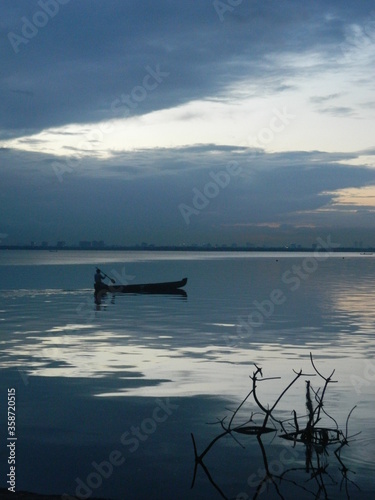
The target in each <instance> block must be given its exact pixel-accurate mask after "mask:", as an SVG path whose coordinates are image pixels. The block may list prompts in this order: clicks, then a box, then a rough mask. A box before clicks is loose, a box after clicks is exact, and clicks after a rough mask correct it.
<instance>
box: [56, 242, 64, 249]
mask: <svg viewBox="0 0 375 500" xmlns="http://www.w3.org/2000/svg"><path fill="white" fill-rule="evenodd" d="M56 246H57V248H64V246H65V241H58V242H57V243H56Z"/></svg>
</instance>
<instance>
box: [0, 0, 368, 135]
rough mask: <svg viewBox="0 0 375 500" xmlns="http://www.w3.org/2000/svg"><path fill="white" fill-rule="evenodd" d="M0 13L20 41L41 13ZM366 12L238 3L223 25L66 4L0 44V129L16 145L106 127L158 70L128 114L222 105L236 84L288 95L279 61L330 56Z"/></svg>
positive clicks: (151, 5)
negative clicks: (157, 78) (334, 14)
mask: <svg viewBox="0 0 375 500" xmlns="http://www.w3.org/2000/svg"><path fill="white" fill-rule="evenodd" d="M3 10H5V14H4V19H5V22H4V24H5V26H6V28H5V33H4V35H7V34H9V33H10V32H13V33H16V34H18V35H21V32H22V27H23V21H22V19H23V18H27V19H28V20H31V21H32V19H33V16H34V15H35V12H37V11H40V7H39V4H38V3H37V2H30V1H25V0H23V1H20V2H18V3H17V9H15V8H14V5H13V3H9V2H4V5H3ZM337 10H340V11H341V12H345V10H346V11H347V12H345V16H346V19H343V20H342V21H340V17H338V18H337V19H336V20H335V29H332V24H333V21H331V20H328V21H327V19H326V16H325V15H324V14H325V13H326V12H329V11H337ZM366 13H367V12H366V8H365V7H364V6H363V7H362V4H361V7H360V6H359V5H358V3H355V2H353V3H352V7H350V2H349V3H348V2H347V3H346V5H345V7H344V8H343V7H342V6H341V4H340V3H339V2H332V3H331V4H330V5H327V3H326V2H322V1H319V2H314V3H311V4H306V3H301V2H296V1H289V2H286V3H284V4H283V5H282V6H281V5H280V3H279V2H278V1H276V0H275V1H268V2H243V3H242V4H241V5H239V6H238V7H236V8H235V9H234V11H233V12H232V13H228V15H226V16H225V21H224V22H223V23H221V22H220V19H219V18H218V16H217V13H216V12H215V9H214V7H213V4H212V2H211V1H203V2H199V3H195V4H194V6H192V5H191V4H190V3H185V2H170V1H163V2H157V3H155V2H153V1H151V0H147V1H143V2H128V1H126V2H121V1H113V2H102V1H98V0H91V1H90V2H88V1H85V0H82V1H80V2H69V3H68V4H67V5H61V6H60V9H59V12H58V13H57V15H56V16H55V17H53V18H51V19H50V21H49V22H48V24H47V25H46V26H45V27H43V28H40V29H39V30H38V33H37V35H36V36H35V37H33V38H31V39H30V40H29V42H28V43H27V44H26V45H22V46H20V50H19V53H18V54H15V53H14V51H13V49H12V47H11V44H10V43H3V44H2V47H1V49H0V51H1V57H2V70H3V77H2V78H1V80H0V91H1V92H2V94H3V99H2V100H1V104H0V111H1V113H0V116H1V117H2V119H1V121H0V128H2V129H5V130H7V131H8V134H9V131H10V130H11V131H12V133H13V134H14V135H15V136H17V135H21V134H23V133H24V130H25V129H27V130H29V131H33V132H35V131H38V130H42V129H43V128H47V127H51V126H61V125H64V124H68V123H88V122H97V121H100V120H105V119H109V118H112V117H113V113H112V111H111V105H112V103H113V102H114V100H115V99H118V98H119V97H121V96H122V95H126V94H129V93H131V92H132V90H134V88H135V87H137V86H140V85H142V81H143V79H144V77H145V74H146V69H145V68H146V67H147V66H150V67H152V68H155V67H156V65H159V66H160V68H161V69H162V71H165V72H168V73H169V75H170V76H169V77H168V78H167V79H166V81H165V82H163V85H160V88H158V90H157V92H154V93H150V95H149V97H148V99H147V100H145V101H143V102H142V103H141V104H140V105H139V106H137V107H135V108H133V109H131V113H132V115H139V114H145V113H149V112H150V111H154V110H157V109H162V108H163V109H165V108H169V107H173V106H178V105H180V104H182V103H186V102H189V101H191V100H194V99H202V98H208V97H215V96H220V95H222V94H223V93H224V92H225V91H226V89H227V88H229V87H230V86H232V85H234V84H236V82H240V81H241V80H249V79H252V81H253V82H254V81H260V80H262V81H263V82H264V81H267V79H269V85H271V87H272V88H273V90H274V91H277V90H278V91H280V90H284V89H288V88H291V82H290V81H288V80H289V79H290V77H293V75H295V73H296V68H293V67H292V66H290V67H286V68H284V70H283V71H282V72H280V69H281V68H280V63H279V62H278V57H279V56H280V55H281V54H303V53H312V52H315V53H316V54H318V53H320V54H321V56H323V57H326V56H327V57H328V54H329V52H330V51H331V50H332V47H334V46H335V45H336V44H338V43H340V42H342V41H343V39H344V31H343V29H344V26H345V23H346V22H347V20H348V16H350V19H351V20H354V19H357V20H358V22H360V20H361V19H363V18H364V15H365V14H366ZM104 19H105V20H106V21H105V22H104V21H103V20H104ZM156 20H158V21H157V22H156ZM3 30H4V28H3ZM321 62H322V61H321ZM276 73H278V78H277V81H275V82H274V81H273V78H274V77H275V75H276ZM20 93H22V94H23V96H21V95H20Z"/></svg>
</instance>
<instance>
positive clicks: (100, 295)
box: [94, 288, 188, 310]
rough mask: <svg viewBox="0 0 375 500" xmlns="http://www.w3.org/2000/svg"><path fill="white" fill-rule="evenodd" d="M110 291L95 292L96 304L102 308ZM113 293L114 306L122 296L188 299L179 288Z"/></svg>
mask: <svg viewBox="0 0 375 500" xmlns="http://www.w3.org/2000/svg"><path fill="white" fill-rule="evenodd" d="M108 293H109V292H108V290H100V291H99V292H94V302H95V304H96V305H97V306H100V305H101V304H102V303H104V302H105V301H106V299H107V297H108ZM110 293H111V304H114V303H115V297H116V296H117V295H121V296H124V295H133V296H134V295H174V296H176V297H181V298H182V299H186V298H187V296H188V295H187V293H186V292H185V290H181V289H180V288H177V289H175V290H174V289H172V290H161V291H152V292H150V291H144V292H142V291H139V292H131V293H126V294H123V293H121V292H110ZM97 310H100V307H99V309H97Z"/></svg>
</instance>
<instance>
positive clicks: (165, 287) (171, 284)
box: [95, 278, 187, 294]
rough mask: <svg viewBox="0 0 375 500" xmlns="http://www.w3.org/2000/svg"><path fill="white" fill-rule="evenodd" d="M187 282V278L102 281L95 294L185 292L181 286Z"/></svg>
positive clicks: (96, 286)
mask: <svg viewBox="0 0 375 500" xmlns="http://www.w3.org/2000/svg"><path fill="white" fill-rule="evenodd" d="M186 283H187V278H184V279H182V280H180V281H168V282H164V283H144V284H138V285H107V284H105V283H101V284H100V285H95V294H99V293H100V294H103V293H107V292H109V293H168V294H170V293H177V294H185V293H186V292H184V291H183V290H181V288H183V287H184V286H185V285H186Z"/></svg>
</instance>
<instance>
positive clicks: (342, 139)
mask: <svg viewBox="0 0 375 500" xmlns="http://www.w3.org/2000/svg"><path fill="white" fill-rule="evenodd" d="M234 4H235V5H234ZM2 23H3V24H2V34H3V43H2V44H0V55H1V60H2V75H3V76H2V77H1V79H0V90H1V93H2V97H3V98H2V99H1V100H0V171H1V185H0V214H1V217H0V245H3V244H9V245H15V244H28V243H29V242H30V241H32V240H34V241H39V242H41V241H55V242H57V241H58V240H60V241H66V242H67V243H68V244H72V243H74V242H78V241H80V240H87V241H93V240H96V241H100V240H103V241H106V242H110V243H111V244H114V245H136V244H139V243H140V242H142V241H144V242H146V241H149V242H153V244H155V245H192V244H198V245H203V244H206V243H210V244H212V245H215V244H219V245H223V244H226V245H231V244H232V243H236V244H237V245H246V243H247V242H250V244H253V245H255V246H263V245H266V246H278V245H289V244H292V243H295V244H297V245H303V246H307V245H312V244H313V243H314V241H316V239H317V238H319V237H325V236H327V235H331V236H332V238H333V239H334V240H335V241H337V242H338V243H339V244H340V245H342V246H352V244H353V243H354V242H355V241H357V242H363V246H374V245H375V217H374V214H375V145H374V138H373V130H374V129H375V116H374V113H373V108H374V85H375V84H374V79H373V76H372V75H373V67H374V60H375V6H374V3H373V2H371V1H367V0H364V1H362V2H357V1H354V0H348V1H345V2H343V1H342V0H329V1H327V0H317V1H315V2H301V1H299V0H291V1H288V2H286V1H285V2H282V1H279V0H267V1H264V2H245V1H243V2H228V1H226V0H224V1H223V2H212V0H202V1H200V2H189V1H185V2H169V1H165V0H160V1H159V2H155V1H152V0H142V1H139V2H128V1H125V2H124V1H119V0H112V1H109V2H103V1H99V0H92V1H90V2H86V1H82V2H62V1H61V2H59V1H58V0H53V1H51V2H47V1H44V0H39V1H36V0H35V1H29V0H28V1H26V0H19V1H18V2H11V1H9V0H5V1H4V2H3V3H2Z"/></svg>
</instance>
